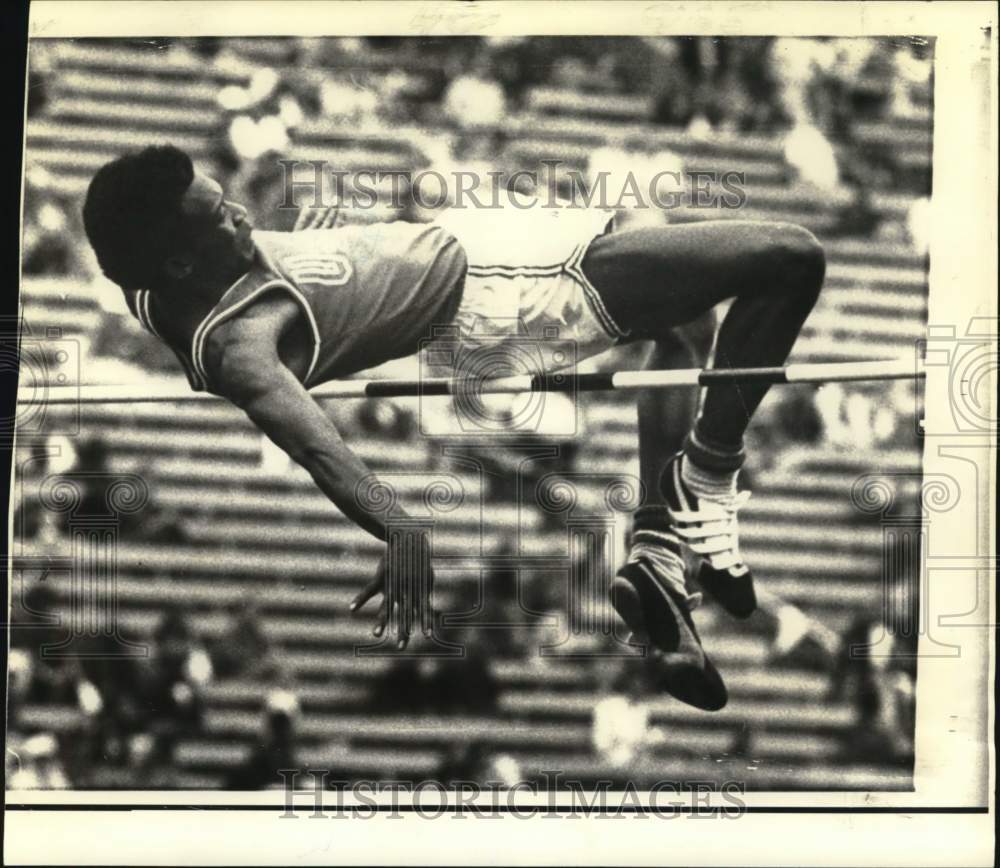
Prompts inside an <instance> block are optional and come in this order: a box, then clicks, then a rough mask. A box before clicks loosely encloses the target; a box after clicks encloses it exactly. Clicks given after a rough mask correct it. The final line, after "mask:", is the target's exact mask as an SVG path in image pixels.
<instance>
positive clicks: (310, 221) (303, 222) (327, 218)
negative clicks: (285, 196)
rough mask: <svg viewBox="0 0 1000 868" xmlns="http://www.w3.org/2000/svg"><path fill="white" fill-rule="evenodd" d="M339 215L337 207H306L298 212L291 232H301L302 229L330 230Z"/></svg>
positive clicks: (338, 207)
mask: <svg viewBox="0 0 1000 868" xmlns="http://www.w3.org/2000/svg"><path fill="white" fill-rule="evenodd" d="M339 214H340V206H339V205H330V206H328V207H325V208H316V207H313V206H311V205H308V206H306V207H304V208H303V209H302V210H301V211H299V216H298V217H296V218H295V225H294V226H293V227H292V232H301V231H302V230H304V229H332V228H333V227H334V226H335V225H336V223H337V217H338V216H339Z"/></svg>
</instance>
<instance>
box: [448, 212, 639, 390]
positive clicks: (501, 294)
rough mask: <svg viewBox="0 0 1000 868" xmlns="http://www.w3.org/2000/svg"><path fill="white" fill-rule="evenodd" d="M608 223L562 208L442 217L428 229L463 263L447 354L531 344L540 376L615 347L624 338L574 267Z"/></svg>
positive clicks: (610, 216)
mask: <svg viewBox="0 0 1000 868" xmlns="http://www.w3.org/2000/svg"><path fill="white" fill-rule="evenodd" d="M613 220H614V212H613V211H610V210H602V209H596V208H591V209H586V208H569V207H566V206H565V205H564V206H561V207H558V208H542V207H540V205H537V204H536V205H534V206H533V207H531V208H526V209H519V208H515V207H513V206H511V205H508V206H507V207H505V208H502V209H494V210H488V209H474V208H468V209H451V210H449V211H446V212H445V213H444V214H443V215H442V216H441V217H439V218H438V220H437V221H436V222H437V223H438V224H439V225H441V226H443V227H444V228H445V229H447V230H448V231H449V232H451V233H452V234H453V235H454V236H455V237H456V238H457V239H458V241H459V243H460V244H461V245H462V247H463V249H464V250H465V254H466V256H467V258H468V262H469V267H468V272H467V274H466V278H465V289H464V292H463V296H462V302H461V304H460V305H459V309H458V312H457V314H456V315H455V317H454V319H453V320H452V322H451V324H450V326H449V330H450V331H452V334H451V335H450V336H449V342H450V343H451V345H452V347H453V348H454V347H455V346H456V345H457V346H458V347H459V348H460V352H464V353H467V352H469V351H472V350H477V349H481V348H483V347H486V346H496V345H498V344H502V343H504V342H506V341H511V342H516V343H517V344H536V345H537V346H538V347H539V348H540V349H541V350H542V353H541V358H542V359H543V365H544V371H540V373H544V372H548V371H552V370H557V369H559V368H563V367H567V366H568V365H572V364H574V363H575V362H576V361H580V360H582V359H585V358H587V357H589V356H593V355H596V354H598V353H601V352H604V351H605V350H607V349H610V348H611V347H613V346H615V344H617V343H618V342H619V340H620V339H621V338H623V337H625V336H626V335H625V332H623V331H622V330H621V329H620V328H619V327H618V326H617V324H616V323H615V322H614V321H613V320H612V318H611V317H610V315H609V314H608V312H607V310H606V309H605V307H604V303H603V302H602V300H601V297H600V296H599V295H598V293H597V290H596V289H595V288H594V286H593V285H592V284H591V283H590V281H589V280H588V279H587V277H586V275H584V273H583V270H582V269H581V267H580V262H581V260H582V259H583V257H584V254H585V253H586V252H587V248H588V247H589V246H590V243H591V242H592V241H593V240H594V238H596V237H598V236H599V235H603V234H604V233H605V232H607V231H609V229H610V228H611V224H612V221H613ZM456 341H457V343H456ZM547 349H548V350H551V351H545V350H547ZM457 361H458V360H457V359H453V360H452V366H453V367H454V365H455V363H457Z"/></svg>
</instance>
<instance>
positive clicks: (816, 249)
mask: <svg viewBox="0 0 1000 868" xmlns="http://www.w3.org/2000/svg"><path fill="white" fill-rule="evenodd" d="M770 252H771V255H772V256H773V257H774V260H775V265H776V266H777V268H778V269H779V271H780V273H781V274H782V276H783V277H784V278H785V281H787V283H786V285H787V286H788V288H789V289H790V290H792V291H794V292H796V293H801V294H802V295H804V296H807V297H809V296H811V297H812V300H813V301H815V300H816V297H817V296H818V295H819V291H820V288H821V287H822V285H823V278H824V276H825V275H826V252H825V251H824V250H823V245H822V244H820V243H819V241H818V240H817V239H816V236H815V235H813V234H812V232H810V231H809V230H808V229H806V228H805V227H803V226H798V225H797V224H794V223H781V224H778V225H777V226H776V231H775V233H774V235H773V236H772V239H771V251H770Z"/></svg>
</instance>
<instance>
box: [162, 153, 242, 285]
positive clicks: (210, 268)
mask: <svg viewBox="0 0 1000 868" xmlns="http://www.w3.org/2000/svg"><path fill="white" fill-rule="evenodd" d="M180 213H181V219H182V223H183V226H184V236H185V238H186V244H185V247H187V250H186V251H185V253H184V254H183V255H182V256H180V257H178V259H179V260H180V261H181V262H182V263H183V264H184V265H185V266H187V268H188V269H189V273H193V274H194V276H196V277H198V276H200V277H201V278H206V277H207V278H211V277H218V278H220V279H223V280H226V279H230V278H232V277H233V275H235V276H239V275H241V274H243V273H245V272H246V270H247V268H248V267H249V266H250V263H251V262H252V260H253V254H254V244H253V238H252V232H253V227H252V226H251V225H250V221H249V220H248V219H247V211H246V209H245V208H244V207H243V206H242V205H237V204H236V203H235V202H230V201H229V200H228V199H226V197H225V194H224V193H223V190H222V187H221V186H219V183H218V182H217V181H215V180H214V179H213V178H210V177H209V176H208V175H203V174H201V173H200V172H196V173H195V176H194V180H193V181H192V182H191V185H190V186H189V187H188V189H187V191H186V192H185V193H184V196H183V197H182V199H181V205H180Z"/></svg>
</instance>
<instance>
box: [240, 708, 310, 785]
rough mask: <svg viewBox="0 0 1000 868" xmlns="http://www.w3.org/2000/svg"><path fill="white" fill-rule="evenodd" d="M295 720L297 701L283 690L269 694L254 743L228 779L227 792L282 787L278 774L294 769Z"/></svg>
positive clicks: (297, 715) (297, 713) (297, 711)
mask: <svg viewBox="0 0 1000 868" xmlns="http://www.w3.org/2000/svg"><path fill="white" fill-rule="evenodd" d="M298 719H299V701H298V699H297V698H296V696H295V694H294V693H291V692H290V691H287V690H273V691H272V692H271V693H269V694H268V695H267V699H266V700H265V707H264V720H263V725H262V727H261V733H260V735H259V736H258V741H257V743H256V744H255V745H254V746H253V748H252V749H251V751H250V756H249V757H248V758H247V760H246V762H245V763H244V764H243V765H242V766H240V767H239V768H237V769H235V770H234V771H233V772H232V773H231V774H230V776H229V778H228V780H227V783H226V788H227V789H230V790H262V789H270V788H277V787H280V786H282V785H283V779H282V777H281V775H280V774H278V772H279V771H281V770H282V769H294V768H296V767H297V765H296V762H295V740H296V733H295V728H296V724H297V722H298Z"/></svg>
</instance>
